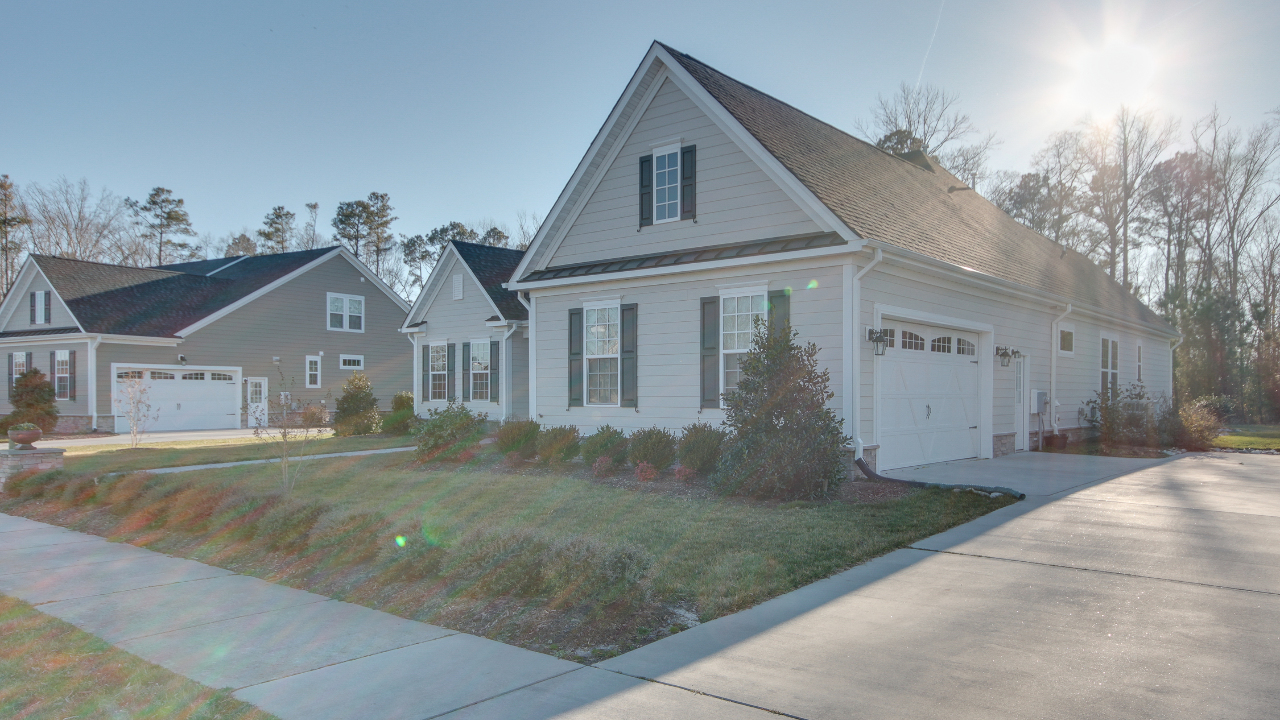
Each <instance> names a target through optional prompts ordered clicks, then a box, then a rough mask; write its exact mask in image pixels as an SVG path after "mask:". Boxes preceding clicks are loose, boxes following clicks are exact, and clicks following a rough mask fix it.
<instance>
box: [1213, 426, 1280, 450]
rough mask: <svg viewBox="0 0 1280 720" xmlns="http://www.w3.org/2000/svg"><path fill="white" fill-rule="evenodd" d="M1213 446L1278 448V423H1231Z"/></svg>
mask: <svg viewBox="0 0 1280 720" xmlns="http://www.w3.org/2000/svg"><path fill="white" fill-rule="evenodd" d="M1213 446H1214V447H1218V448H1230V449H1232V450H1280V425H1232V426H1231V427H1229V428H1227V430H1226V431H1225V432H1223V433H1222V434H1221V435H1219V436H1218V437H1217V438H1216V439H1215V440H1214V441H1213Z"/></svg>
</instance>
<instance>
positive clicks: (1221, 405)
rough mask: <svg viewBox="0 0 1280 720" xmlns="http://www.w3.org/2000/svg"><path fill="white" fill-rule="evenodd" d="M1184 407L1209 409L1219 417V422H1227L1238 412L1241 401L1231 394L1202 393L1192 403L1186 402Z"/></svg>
mask: <svg viewBox="0 0 1280 720" xmlns="http://www.w3.org/2000/svg"><path fill="white" fill-rule="evenodd" d="M1184 407H1194V408H1198V409H1203V410H1207V411H1209V412H1211V413H1213V414H1214V415H1215V416H1216V417H1217V418H1218V422H1219V423H1225V422H1226V421H1227V420H1229V419H1230V418H1231V416H1232V415H1235V414H1236V408H1238V407H1239V403H1237V402H1236V399H1235V398H1233V397H1231V396H1230V395H1201V396H1200V397H1198V398H1196V399H1195V400H1192V401H1191V402H1190V403H1186V404H1185V405H1184Z"/></svg>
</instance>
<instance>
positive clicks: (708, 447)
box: [677, 423, 729, 475]
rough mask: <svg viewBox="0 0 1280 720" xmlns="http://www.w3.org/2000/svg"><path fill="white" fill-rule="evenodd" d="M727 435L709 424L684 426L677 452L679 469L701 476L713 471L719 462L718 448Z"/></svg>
mask: <svg viewBox="0 0 1280 720" xmlns="http://www.w3.org/2000/svg"><path fill="white" fill-rule="evenodd" d="M728 435H729V433H727V432H725V431H724V430H722V429H720V428H718V427H714V426H712V425H711V424H710V423H694V424H692V425H686V426H685V428H684V433H683V434H682V435H681V436H680V447H679V449H678V451H677V454H678V456H679V458H680V465H681V467H686V468H689V469H690V470H692V471H694V472H696V473H701V474H703V475H706V474H708V473H711V472H713V471H715V469H716V463H718V462H720V448H721V447H722V446H723V445H724V440H725V438H726V437H728Z"/></svg>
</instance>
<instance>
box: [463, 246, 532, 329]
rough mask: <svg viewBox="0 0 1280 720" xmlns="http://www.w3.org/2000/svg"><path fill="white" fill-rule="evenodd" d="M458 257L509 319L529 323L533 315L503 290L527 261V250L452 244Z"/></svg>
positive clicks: (518, 300)
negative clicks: (504, 284) (524, 259)
mask: <svg viewBox="0 0 1280 720" xmlns="http://www.w3.org/2000/svg"><path fill="white" fill-rule="evenodd" d="M450 244H451V245H452V246H453V249H454V251H455V252H457V253H458V257H460V258H462V262H464V263H466V265H467V267H468V268H470V269H471V274H472V275H474V276H475V278H476V281H477V282H479V283H480V287H482V288H484V291H485V293H486V294H487V295H488V296H489V300H490V301H492V302H493V305H494V307H495V308H497V309H498V312H499V313H500V314H501V316H502V318H503V319H505V320H528V319H529V312H528V310H526V309H525V307H524V304H523V303H521V302H520V299H519V297H517V294H516V293H515V292H514V291H512V290H508V289H506V288H505V287H503V283H505V282H507V281H508V280H510V279H511V274H512V273H514V272H515V270H516V267H518V266H519V265H520V260H521V259H523V258H524V252H525V251H524V250H512V249H511V248H501V247H491V246H489V245H477V244H475V243H468V242H458V241H457V240H453V241H451V242H450Z"/></svg>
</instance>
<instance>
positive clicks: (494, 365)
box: [489, 340, 502, 402]
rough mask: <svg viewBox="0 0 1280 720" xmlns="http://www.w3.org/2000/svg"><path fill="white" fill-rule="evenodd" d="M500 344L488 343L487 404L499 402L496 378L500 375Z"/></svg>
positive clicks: (494, 341) (496, 342)
mask: <svg viewBox="0 0 1280 720" xmlns="http://www.w3.org/2000/svg"><path fill="white" fill-rule="evenodd" d="M501 352H502V343H500V342H498V341H497V340H490V341H489V402H501V401H500V400H499V398H498V376H499V375H501V374H502V362H501V360H502V357H501Z"/></svg>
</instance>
